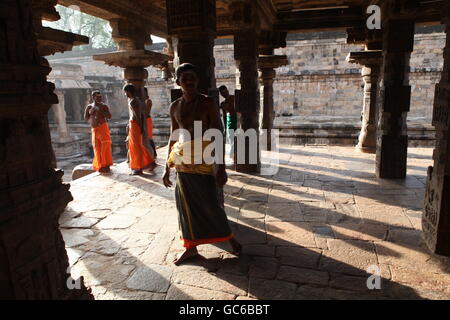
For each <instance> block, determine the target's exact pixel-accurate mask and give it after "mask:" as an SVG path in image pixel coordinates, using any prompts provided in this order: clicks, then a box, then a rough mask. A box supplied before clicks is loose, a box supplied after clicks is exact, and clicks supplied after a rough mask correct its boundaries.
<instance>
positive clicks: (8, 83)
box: [0, 0, 92, 299]
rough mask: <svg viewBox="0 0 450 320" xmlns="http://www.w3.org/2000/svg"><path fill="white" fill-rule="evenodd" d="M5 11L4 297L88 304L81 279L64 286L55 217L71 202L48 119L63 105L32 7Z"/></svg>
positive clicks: (0, 176)
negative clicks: (75, 284)
mask: <svg viewBox="0 0 450 320" xmlns="http://www.w3.org/2000/svg"><path fill="white" fill-rule="evenodd" d="M0 12H1V13H2V14H0V42H1V45H0V61H2V68H0V79H1V80H0V87H1V88H2V89H1V91H0V128H1V130H0V190H2V191H1V192H0V299H91V298H92V295H91V294H90V293H89V291H88V290H87V289H86V288H85V287H84V284H83V281H82V279H80V280H81V281H80V282H79V284H80V287H79V289H74V290H71V289H70V288H69V287H68V285H67V283H71V282H70V278H69V276H70V269H69V262H68V257H67V254H66V251H65V245H64V241H63V238H62V235H61V232H60V230H59V225H58V219H59V216H60V214H61V213H62V212H63V211H64V208H65V207H66V205H67V203H68V202H69V201H71V200H72V196H71V194H70V192H69V185H67V184H63V183H62V181H61V177H62V175H63V172H62V171H61V170H55V169H54V167H55V157H54V153H53V150H52V145H51V140H50V130H49V126H48V121H47V113H48V111H49V109H50V107H51V105H52V104H56V103H58V99H57V96H56V95H55V94H54V92H53V91H54V85H53V84H52V83H49V82H47V81H46V76H47V75H48V74H49V73H50V70H51V69H50V67H49V65H48V62H47V60H45V59H44V58H42V57H41V56H40V55H39V54H38V44H37V39H36V32H35V30H34V24H33V21H34V20H33V15H32V1H31V0H16V1H2V2H1V3H0ZM3 13H4V14H3Z"/></svg>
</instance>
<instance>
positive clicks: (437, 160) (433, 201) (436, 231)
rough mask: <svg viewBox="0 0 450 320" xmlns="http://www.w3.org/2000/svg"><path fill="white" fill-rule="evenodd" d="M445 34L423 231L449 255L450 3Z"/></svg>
mask: <svg viewBox="0 0 450 320" xmlns="http://www.w3.org/2000/svg"><path fill="white" fill-rule="evenodd" d="M443 13H444V14H443V23H444V24H445V25H446V29H445V33H446V36H447V39H446V45H445V48H444V67H443V71H442V76H441V80H440V82H439V83H438V84H437V85H436V90H435V96H434V107H433V126H434V127H435V128H436V146H435V149H434V152H433V161H434V163H433V166H432V167H429V168H428V178H427V185H426V192H425V201H424V213H423V215H422V230H423V234H424V238H425V242H426V244H427V245H428V247H429V248H430V249H431V251H433V252H434V253H437V254H442V255H447V256H448V255H450V4H447V5H446V7H445V10H443Z"/></svg>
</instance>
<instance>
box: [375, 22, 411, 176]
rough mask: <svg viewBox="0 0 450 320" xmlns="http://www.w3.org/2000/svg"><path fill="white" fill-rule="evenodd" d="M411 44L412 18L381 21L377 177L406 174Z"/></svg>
mask: <svg viewBox="0 0 450 320" xmlns="http://www.w3.org/2000/svg"><path fill="white" fill-rule="evenodd" d="M413 44H414V20H412V19H411V18H410V17H406V18H398V17H390V18H388V19H386V20H385V21H384V24H383V67H382V71H381V80H380V89H379V95H378V98H377V102H378V104H379V115H380V120H379V126H378V138H377V152H376V174H377V176H378V177H379V178H387V179H395V178H405V177H406V159H407V149H408V136H407V131H406V116H407V112H408V111H409V105H410V96H411V87H410V86H409V79H408V72H409V58H410V55H411V52H412V51H413Z"/></svg>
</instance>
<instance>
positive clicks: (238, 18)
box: [229, 1, 261, 173]
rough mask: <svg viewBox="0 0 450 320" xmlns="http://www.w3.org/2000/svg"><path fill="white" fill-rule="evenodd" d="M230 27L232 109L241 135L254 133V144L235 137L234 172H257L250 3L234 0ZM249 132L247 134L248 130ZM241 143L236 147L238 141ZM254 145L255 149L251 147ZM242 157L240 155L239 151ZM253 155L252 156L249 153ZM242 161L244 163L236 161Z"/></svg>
mask: <svg viewBox="0 0 450 320" xmlns="http://www.w3.org/2000/svg"><path fill="white" fill-rule="evenodd" d="M229 9H230V12H231V15H232V23H233V28H234V59H235V60H236V65H237V68H238V69H239V87H240V90H237V91H236V93H235V108H236V111H237V112H239V113H240V115H241V123H240V128H241V129H242V130H243V132H244V133H249V132H250V131H252V130H254V131H253V132H255V133H256V141H250V140H251V139H245V138H243V136H242V134H243V133H242V132H241V133H239V134H237V142H238V143H237V155H236V157H237V163H236V171H238V172H245V173H259V172H260V169H261V156H260V152H261V151H260V149H259V109H260V106H259V98H260V97H259V85H258V63H257V62H258V44H259V39H258V37H259V30H258V29H259V23H258V16H257V14H256V11H255V9H254V8H253V5H252V3H251V2H250V1H234V2H232V3H231V4H230V7H229ZM249 130H250V131H249ZM240 140H242V141H245V144H244V148H243V149H242V148H240V146H239V141H240ZM255 143H256V146H255V145H254V144H255ZM242 151H243V152H244V153H245V154H244V155H240V153H241V152H242ZM254 152H256V154H253V153H254ZM240 158H244V163H242V162H241V161H240Z"/></svg>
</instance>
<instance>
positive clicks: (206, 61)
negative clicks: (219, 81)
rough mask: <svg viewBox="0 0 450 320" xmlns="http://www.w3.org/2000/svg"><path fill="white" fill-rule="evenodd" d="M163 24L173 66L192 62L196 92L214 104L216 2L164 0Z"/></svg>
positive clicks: (210, 0) (215, 92) (215, 95)
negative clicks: (169, 45)
mask: <svg viewBox="0 0 450 320" xmlns="http://www.w3.org/2000/svg"><path fill="white" fill-rule="evenodd" d="M166 8H167V26H168V30H169V35H170V36H171V37H172V45H173V48H174V62H173V64H174V67H175V68H176V67H177V66H179V65H180V64H182V63H192V64H194V65H195V66H196V67H197V71H198V77H199V84H198V88H199V91H200V92H201V93H203V94H206V95H210V96H212V97H213V98H214V99H215V100H217V103H218V98H219V97H218V92H217V89H216V78H215V74H214V67H215V60H214V39H215V37H216V1H213V0H166Z"/></svg>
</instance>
